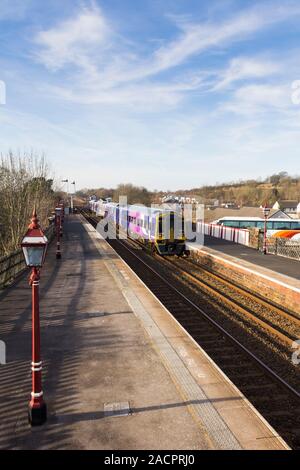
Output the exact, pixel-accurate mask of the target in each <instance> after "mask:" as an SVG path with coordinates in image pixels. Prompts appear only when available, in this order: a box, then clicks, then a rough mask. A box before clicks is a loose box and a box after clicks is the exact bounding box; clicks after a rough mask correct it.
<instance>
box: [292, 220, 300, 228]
mask: <svg viewBox="0 0 300 470" xmlns="http://www.w3.org/2000/svg"><path fill="white" fill-rule="evenodd" d="M291 229H292V230H300V222H291Z"/></svg>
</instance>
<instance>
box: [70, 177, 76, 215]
mask: <svg viewBox="0 0 300 470" xmlns="http://www.w3.org/2000/svg"><path fill="white" fill-rule="evenodd" d="M71 184H72V185H73V186H74V189H73V191H74V195H75V193H76V185H75V181H72V183H71ZM73 210H74V204H73V194H72V193H71V213H73Z"/></svg>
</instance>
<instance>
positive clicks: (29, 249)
mask: <svg viewBox="0 0 300 470" xmlns="http://www.w3.org/2000/svg"><path fill="white" fill-rule="evenodd" d="M47 246H48V239H47V237H46V236H45V235H44V233H43V231H42V229H41V228H40V226H39V224H38V219H37V217H36V213H34V214H33V216H32V219H31V224H30V225H29V227H28V230H27V233H26V234H25V236H24V238H23V240H22V242H21V247H22V250H23V254H24V258H25V262H26V265H27V266H28V267H32V268H40V267H41V266H43V264H44V261H45V256H46V251H47Z"/></svg>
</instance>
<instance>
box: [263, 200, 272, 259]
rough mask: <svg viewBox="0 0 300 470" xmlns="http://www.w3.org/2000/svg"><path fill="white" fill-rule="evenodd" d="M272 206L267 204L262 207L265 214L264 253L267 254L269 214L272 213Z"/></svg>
mask: <svg viewBox="0 0 300 470" xmlns="http://www.w3.org/2000/svg"><path fill="white" fill-rule="evenodd" d="M270 210H271V209H270V208H269V207H267V205H266V204H265V205H264V207H263V208H262V211H263V215H264V243H263V254H264V255H266V254H267V219H268V215H269V214H270Z"/></svg>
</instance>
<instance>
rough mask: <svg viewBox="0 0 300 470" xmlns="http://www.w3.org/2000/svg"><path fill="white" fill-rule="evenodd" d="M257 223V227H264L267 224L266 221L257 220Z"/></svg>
mask: <svg viewBox="0 0 300 470" xmlns="http://www.w3.org/2000/svg"><path fill="white" fill-rule="evenodd" d="M255 224H256V227H257V228H264V226H265V223H264V222H256V223H255Z"/></svg>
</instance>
